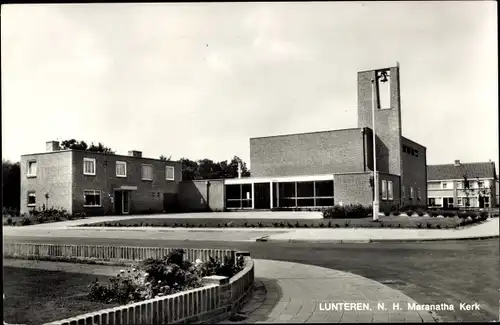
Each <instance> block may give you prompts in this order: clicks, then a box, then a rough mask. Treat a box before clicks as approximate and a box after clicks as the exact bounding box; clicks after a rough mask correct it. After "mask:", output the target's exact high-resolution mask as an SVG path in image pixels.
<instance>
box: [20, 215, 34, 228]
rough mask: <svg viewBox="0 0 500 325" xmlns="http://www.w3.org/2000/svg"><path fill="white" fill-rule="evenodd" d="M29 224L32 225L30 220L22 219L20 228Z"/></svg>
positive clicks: (27, 218)
mask: <svg viewBox="0 0 500 325" xmlns="http://www.w3.org/2000/svg"><path fill="white" fill-rule="evenodd" d="M31 224H32V222H31V219H30V218H29V217H23V218H22V219H21V226H28V225H31Z"/></svg>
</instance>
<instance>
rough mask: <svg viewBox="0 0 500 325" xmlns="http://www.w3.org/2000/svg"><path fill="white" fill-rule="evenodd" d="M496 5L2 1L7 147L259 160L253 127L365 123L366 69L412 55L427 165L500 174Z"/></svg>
mask: <svg viewBox="0 0 500 325" xmlns="http://www.w3.org/2000/svg"><path fill="white" fill-rule="evenodd" d="M496 13H497V10H496V2H493V1H492V2H487V1H483V2H465V1H462V2H448V1H447V2H428V3H426V2H387V3H384V2H369V3H368V2H367V3H362V2H344V3H343V2H330V3H325V2H321V3H314V2H304V3H298V2H292V3H191V4H175V3H168V4H159V3H156V4H64V5H45V4H39V5H3V6H2V12H1V27H2V35H1V37H2V44H1V45H2V55H1V60H2V156H3V157H4V158H7V159H11V160H15V161H17V160H19V158H20V155H21V154H25V153H34V152H43V151H44V150H45V141H48V140H53V139H59V140H64V139H69V138H75V139H78V140H80V139H81V140H86V141H87V142H92V141H95V142H97V141H101V142H103V143H104V144H105V145H107V146H110V147H112V148H113V149H115V150H117V153H119V154H126V152H127V151H128V150H131V149H137V150H142V151H143V155H144V156H146V157H152V158H157V157H159V156H160V155H162V154H163V155H166V156H170V155H171V156H172V158H173V159H179V158H181V157H187V158H190V159H201V158H205V157H207V158H210V159H213V160H216V161H219V160H226V159H228V160H229V159H231V158H232V156H233V155H238V156H240V157H241V158H243V159H244V160H245V161H247V163H249V138H250V137H257V136H267V135H278V134H286V133H299V132H313V131H322V130H333V129H344V128H352V127H357V99H356V96H357V85H356V82H357V81H356V78H357V72H358V71H361V70H368V69H374V68H384V67H389V66H395V65H396V62H397V61H399V63H400V66H401V71H400V77H401V95H402V123H403V135H404V136H405V137H408V138H410V139H411V140H414V141H416V142H418V143H420V144H422V145H424V146H426V147H427V162H428V164H436V163H452V162H453V160H455V159H460V160H462V161H464V162H467V161H470V162H474V161H488V160H489V159H492V160H493V161H495V162H496V163H497V171H498V156H499V152H498V91H497V85H498V78H497V71H498V67H497V55H498V54H497V45H498V41H497V17H496Z"/></svg>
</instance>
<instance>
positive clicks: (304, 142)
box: [250, 128, 364, 177]
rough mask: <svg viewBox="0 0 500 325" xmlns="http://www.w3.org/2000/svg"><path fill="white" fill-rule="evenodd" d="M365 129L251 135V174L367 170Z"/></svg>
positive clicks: (325, 172) (259, 175)
mask: <svg viewBox="0 0 500 325" xmlns="http://www.w3.org/2000/svg"><path fill="white" fill-rule="evenodd" d="M363 148H364V144H363V132H362V129H358V128H356V129H346V130H335V131H325V132H314V133H303V134H291V135H283V136H273V137H263V138H253V139H250V165H251V169H252V177H266V176H297V175H316V174H333V173H348V172H360V171H363V170H364V150H363Z"/></svg>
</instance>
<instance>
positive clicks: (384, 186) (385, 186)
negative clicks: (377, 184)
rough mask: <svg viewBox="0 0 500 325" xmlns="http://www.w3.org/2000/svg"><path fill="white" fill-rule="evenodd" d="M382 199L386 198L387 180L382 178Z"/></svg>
mask: <svg viewBox="0 0 500 325" xmlns="http://www.w3.org/2000/svg"><path fill="white" fill-rule="evenodd" d="M381 188H382V200H387V181H386V180H385V179H383V180H382V187H381Z"/></svg>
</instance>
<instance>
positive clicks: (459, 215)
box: [457, 211, 470, 219]
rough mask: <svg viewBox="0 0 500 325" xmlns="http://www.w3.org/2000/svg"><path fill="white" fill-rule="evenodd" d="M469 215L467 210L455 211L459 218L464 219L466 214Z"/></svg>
mask: <svg viewBox="0 0 500 325" xmlns="http://www.w3.org/2000/svg"><path fill="white" fill-rule="evenodd" d="M469 215H470V213H469V212H465V211H459V212H458V213H457V216H458V217H459V218H460V219H465V218H467V217H468V216H469Z"/></svg>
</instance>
